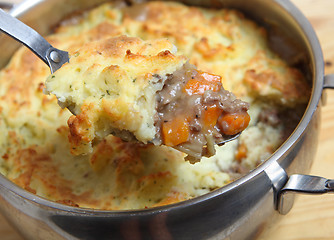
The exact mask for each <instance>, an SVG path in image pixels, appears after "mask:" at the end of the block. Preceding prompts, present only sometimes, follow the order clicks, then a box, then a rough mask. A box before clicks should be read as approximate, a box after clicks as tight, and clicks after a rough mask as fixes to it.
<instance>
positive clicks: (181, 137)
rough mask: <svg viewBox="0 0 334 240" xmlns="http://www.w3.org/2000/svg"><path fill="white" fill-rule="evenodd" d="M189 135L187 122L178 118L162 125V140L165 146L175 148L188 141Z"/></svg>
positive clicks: (185, 119) (184, 118) (183, 118)
mask: <svg viewBox="0 0 334 240" xmlns="http://www.w3.org/2000/svg"><path fill="white" fill-rule="evenodd" d="M189 135H190V129H189V121H188V120H187V118H186V117H184V116H182V117H181V116H178V117H176V118H174V119H173V120H172V121H168V122H164V123H162V139H163V142H164V144H165V145H167V146H177V145H179V144H181V143H184V142H186V141H188V139H189Z"/></svg>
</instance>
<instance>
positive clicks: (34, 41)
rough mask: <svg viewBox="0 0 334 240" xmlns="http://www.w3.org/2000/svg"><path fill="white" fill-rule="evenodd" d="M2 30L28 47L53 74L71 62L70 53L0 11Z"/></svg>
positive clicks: (0, 27)
mask: <svg viewBox="0 0 334 240" xmlns="http://www.w3.org/2000/svg"><path fill="white" fill-rule="evenodd" d="M0 30H1V31H2V32H4V33H6V34H7V35H8V36H10V37H12V38H14V39H15V40H17V41H18V42H21V43H22V44H23V45H25V46H26V47H28V48H29V49H30V50H31V51H32V52H34V53H35V54H36V56H38V57H39V58H40V59H42V60H43V62H45V63H46V64H47V65H48V66H49V68H50V70H51V73H54V72H55V71H57V70H58V69H59V68H61V66H62V65H63V64H64V63H66V62H69V55H68V52H66V51H62V50H59V49H57V48H55V47H53V46H52V45H51V44H50V43H49V42H48V41H46V40H45V39H44V38H43V37H42V36H41V35H40V34H39V33H38V32H36V31H35V30H34V29H32V28H31V27H29V26H27V25H26V24H24V23H23V22H21V21H20V20H18V19H17V18H15V17H13V16H11V15H10V14H8V13H6V12H5V11H3V10H2V9H0Z"/></svg>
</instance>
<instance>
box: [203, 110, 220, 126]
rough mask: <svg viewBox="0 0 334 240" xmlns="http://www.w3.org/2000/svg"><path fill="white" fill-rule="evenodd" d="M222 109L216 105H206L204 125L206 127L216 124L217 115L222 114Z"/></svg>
mask: <svg viewBox="0 0 334 240" xmlns="http://www.w3.org/2000/svg"><path fill="white" fill-rule="evenodd" d="M222 112H223V110H222V109H220V108H218V107H217V106H216V105H212V106H209V107H207V108H206V109H205V110H204V117H203V120H204V126H206V127H207V128H212V127H214V126H215V125H216V124H217V120H218V118H219V116H220V115H221V114H222Z"/></svg>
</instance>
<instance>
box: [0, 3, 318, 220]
mask: <svg viewBox="0 0 334 240" xmlns="http://www.w3.org/2000/svg"><path fill="white" fill-rule="evenodd" d="M43 1H44V0H33V1H31V0H30V1H29V0H25V1H23V2H21V3H20V4H18V5H16V6H15V7H14V8H13V9H12V10H11V11H10V13H11V14H12V15H13V16H19V15H21V14H23V13H24V12H25V11H27V10H29V9H30V8H31V7H33V6H35V5H36V4H39V3H40V2H43ZM273 2H275V3H276V4H278V5H279V6H280V7H281V8H283V9H284V11H285V12H287V13H288V14H289V15H290V16H292V17H293V20H294V21H295V22H296V23H297V24H298V27H300V29H301V31H302V33H303V34H304V36H305V37H306V39H307V40H308V41H307V45H308V46H307V47H308V48H309V51H310V53H311V56H312V59H311V60H312V62H311V64H312V66H311V67H312V68H313V72H312V79H313V87H312V94H311V98H310V101H309V103H308V106H307V108H306V110H305V113H304V116H303V117H302V119H301V121H300V123H299V124H298V126H297V127H296V129H295V130H294V132H293V133H292V134H291V135H290V136H289V138H288V139H287V140H286V141H285V142H284V143H283V144H282V145H281V146H280V147H279V148H278V149H277V150H276V151H275V152H274V153H273V154H272V155H271V157H270V158H269V159H267V160H266V161H265V162H264V163H262V164H261V165H259V166H258V167H256V168H255V169H254V170H252V171H251V172H250V173H248V174H247V175H245V176H243V177H241V178H239V179H237V180H235V181H233V182H232V183H229V184H227V185H225V186H223V187H221V188H219V189H217V190H214V191H212V192H209V193H207V194H204V195H202V196H199V197H195V198H192V199H189V200H185V201H181V202H178V203H174V204H170V205H165V206H159V207H152V208H148V209H133V210H99V209H91V208H82V207H72V206H67V205H63V204H60V203H57V202H53V201H51V200H48V199H46V198H43V197H40V196H37V195H35V194H33V193H30V192H28V191H26V190H24V189H23V188H21V187H19V186H17V185H16V184H14V183H13V182H11V181H10V180H9V179H7V178H6V177H5V176H3V175H2V174H0V187H1V188H6V189H7V190H8V191H10V192H12V193H14V194H15V195H18V196H19V197H22V198H23V199H25V200H28V201H30V202H33V203H35V204H37V205H42V206H45V207H48V208H49V210H54V211H57V212H63V213H64V214H66V213H70V214H73V213H75V214H77V215H85V216H87V217H88V216H94V217H99V216H101V217H102V216H103V217H111V216H123V215H126V216H130V215H131V216H139V215H151V214H157V213H161V212H166V211H172V210H177V209H182V208H187V207H189V206H192V205H195V204H198V203H201V202H204V201H206V200H209V199H213V198H216V197H218V196H219V195H221V194H224V193H225V192H228V191H231V190H232V189H235V188H237V187H238V186H239V185H241V184H244V183H245V182H247V181H249V180H250V179H252V178H254V177H255V176H257V175H259V174H260V173H262V172H263V171H264V170H266V169H267V168H268V167H269V166H270V165H272V164H273V163H274V162H278V160H279V159H280V158H281V157H282V156H283V155H285V154H286V153H287V152H289V150H291V148H292V147H293V145H294V144H295V143H296V141H297V140H298V139H299V138H301V137H302V135H303V134H304V132H305V130H306V128H307V126H308V124H309V122H310V121H311V119H312V117H313V114H314V112H315V111H316V109H317V107H318V104H319V101H320V98H321V95H322V90H323V82H324V79H323V78H324V62H323V54H322V49H321V47H320V43H319V40H318V38H317V36H316V33H315V31H314V29H313V27H312V25H311V24H310V22H309V21H308V20H307V18H306V17H305V16H304V15H303V13H302V12H301V11H300V10H299V9H298V8H297V7H296V6H295V5H294V4H293V3H292V2H291V1H290V0H274V1H273Z"/></svg>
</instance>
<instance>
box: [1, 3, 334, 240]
mask: <svg viewBox="0 0 334 240" xmlns="http://www.w3.org/2000/svg"><path fill="white" fill-rule="evenodd" d="M99 2H101V0H96V1H88V0H86V1H83V0H81V1H80V0H32V1H26V2H24V3H22V4H20V5H18V6H16V7H15V8H14V9H13V10H12V11H11V14H12V15H14V16H16V17H18V18H20V19H21V20H22V21H24V22H26V23H27V24H28V25H30V26H32V27H33V28H35V29H36V30H38V31H39V32H40V33H42V34H45V33H47V32H48V31H49V29H50V27H51V26H53V25H54V24H55V23H56V22H58V21H59V20H60V19H61V18H62V17H63V16H65V15H66V14H68V13H70V12H72V11H73V10H77V9H83V8H87V7H89V6H91V5H95V4H97V3H99ZM184 2H186V3H188V4H193V5H194V4H195V5H202V6H203V5H204V6H205V5H206V6H208V5H211V6H212V3H213V2H214V6H215V7H222V6H224V7H225V6H227V7H235V8H238V9H240V10H241V11H243V12H245V13H246V14H248V15H249V16H251V17H254V18H255V19H256V20H257V21H259V22H260V23H262V24H265V25H266V26H267V27H269V30H273V29H275V30H278V31H279V32H280V33H281V34H283V35H286V36H288V37H289V38H291V39H294V41H295V43H297V45H298V48H300V51H301V52H302V53H303V54H304V55H305V59H306V61H305V63H304V71H305V74H307V75H308V76H309V80H310V81H311V82H312V86H313V88H312V96H311V99H310V102H309V104H308V107H307V109H306V111H305V114H304V116H303V118H302V120H301V122H300V124H299V125H298V127H297V128H296V129H295V131H294V132H293V133H292V134H291V136H290V137H289V139H288V140H287V141H286V142H285V143H284V144H283V145H282V146H281V147H280V148H279V149H278V150H277V151H276V152H275V153H274V154H273V155H272V156H271V157H270V158H269V159H268V160H267V161H266V162H264V163H263V164H262V165H260V166H259V167H258V168H256V169H255V170H254V171H252V172H251V173H249V174H248V175H246V176H244V177H243V178H241V179H239V180H237V181H235V182H233V183H231V184H229V185H227V186H225V187H223V188H220V189H218V190H216V191H213V192H211V193H209V194H206V195H203V196H201V197H198V198H195V199H192V200H188V201H184V202H181V203H177V204H172V205H168V206H164V207H158V208H152V209H145V210H134V211H99V210H90V209H83V208H75V207H69V206H64V205H61V204H57V203H54V202H50V201H48V200H46V199H43V198H40V197H38V196H36V195H33V194H31V193H29V192H27V191H25V190H23V189H21V188H19V187H18V186H16V185H15V184H13V183H12V182H10V181H9V180H7V179H6V178H5V177H3V176H0V210H1V211H2V213H3V214H4V215H5V216H6V218H7V219H8V220H9V221H10V222H11V223H12V224H13V225H14V226H15V227H16V229H17V230H18V231H19V232H20V233H21V234H22V235H23V236H25V237H26V238H27V239H78V238H79V239H166V240H168V239H252V238H255V237H256V236H258V235H259V234H260V233H261V232H262V231H263V230H264V229H265V228H266V227H267V226H268V225H269V224H271V223H273V222H275V221H276V220H277V219H278V218H279V217H280V216H281V215H283V214H286V213H287V212H289V210H290V209H291V207H292V204H293V196H294V195H295V194H294V193H295V192H306V193H325V192H328V191H334V182H333V181H331V180H327V179H324V178H320V177H314V176H307V175H300V174H306V173H307V172H308V171H309V169H310V167H311V163H312V161H313V158H314V155H315V151H316V145H317V137H318V130H319V123H320V122H319V117H320V110H321V98H322V93H323V89H325V88H334V75H328V76H324V63H323V57H322V51H321V48H320V45H319V42H318V40H317V37H316V35H315V32H314V31H313V29H312V27H311V25H310V23H309V22H308V21H307V19H306V18H305V17H304V16H303V15H302V14H301V12H300V11H299V10H298V9H297V8H296V7H295V6H294V5H293V4H292V3H291V2H289V1H288V0H272V1H268V0H252V1H242V0H221V1H218V0H217V1H209V2H207V1H200V0H196V1H190V0H189V1H184ZM41 19H42V20H41ZM17 46H18V45H17V44H16V43H15V42H14V41H12V40H10V39H9V38H8V37H6V36H0V52H1V58H0V67H2V66H4V65H5V63H6V62H7V61H8V59H9V58H10V56H11V55H12V53H13V51H14V50H15V49H16V48H17Z"/></svg>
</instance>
